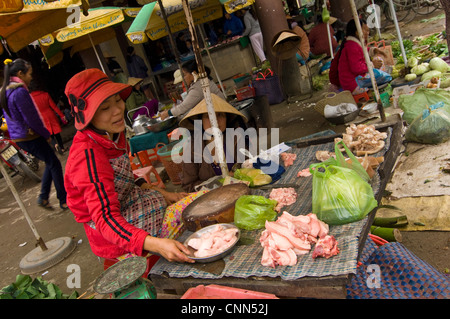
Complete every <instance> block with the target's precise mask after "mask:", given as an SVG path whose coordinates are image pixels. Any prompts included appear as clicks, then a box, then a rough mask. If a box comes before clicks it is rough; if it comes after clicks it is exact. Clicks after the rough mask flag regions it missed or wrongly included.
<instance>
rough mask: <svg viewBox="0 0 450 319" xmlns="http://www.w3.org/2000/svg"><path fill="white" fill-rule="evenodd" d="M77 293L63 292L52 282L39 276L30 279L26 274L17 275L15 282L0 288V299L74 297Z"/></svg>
mask: <svg viewBox="0 0 450 319" xmlns="http://www.w3.org/2000/svg"><path fill="white" fill-rule="evenodd" d="M77 297H78V293H77V292H76V291H74V292H72V294H71V295H67V294H63V293H62V292H61V290H60V289H59V288H58V287H57V286H56V285H54V284H52V283H48V282H47V281H45V280H43V279H42V278H41V277H38V278H35V279H32V278H31V277H30V276H28V275H17V277H16V282H14V283H12V284H11V285H9V286H6V287H4V288H3V289H2V290H0V299H76V298H77Z"/></svg>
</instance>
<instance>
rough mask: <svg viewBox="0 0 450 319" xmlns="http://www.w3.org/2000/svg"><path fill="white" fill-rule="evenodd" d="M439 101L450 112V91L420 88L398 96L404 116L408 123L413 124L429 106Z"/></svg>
mask: <svg viewBox="0 0 450 319" xmlns="http://www.w3.org/2000/svg"><path fill="white" fill-rule="evenodd" d="M438 102H442V103H444V107H443V108H444V110H445V111H447V112H450V91H446V90H443V89H433V90H430V89H427V88H420V89H417V90H416V91H415V92H414V94H412V95H407V94H403V95H400V96H399V98H398V106H399V107H400V108H401V109H402V111H403V115H402V118H403V120H405V121H406V122H407V123H408V124H411V123H412V121H414V119H415V118H416V117H418V116H419V115H421V114H422V111H423V110H424V109H426V108H427V106H429V105H433V104H436V103H438Z"/></svg>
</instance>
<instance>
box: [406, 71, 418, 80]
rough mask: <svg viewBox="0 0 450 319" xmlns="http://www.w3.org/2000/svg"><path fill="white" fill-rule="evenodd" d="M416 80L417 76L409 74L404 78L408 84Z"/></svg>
mask: <svg viewBox="0 0 450 319" xmlns="http://www.w3.org/2000/svg"><path fill="white" fill-rule="evenodd" d="M416 78H417V75H416V74H414V73H410V74H407V75H406V76H405V80H406V81H408V82H410V81H414V80H415V79H416Z"/></svg>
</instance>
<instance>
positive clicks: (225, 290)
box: [181, 285, 279, 299]
mask: <svg viewBox="0 0 450 319" xmlns="http://www.w3.org/2000/svg"><path fill="white" fill-rule="evenodd" d="M181 299H279V298H278V297H277V296H275V295H274V294H268V293H265V292H258V291H252V290H247V289H240V288H232V287H226V286H219V285H208V286H204V285H199V286H197V287H194V288H189V289H188V290H187V291H186V293H185V294H184V295H183V296H182V297H181Z"/></svg>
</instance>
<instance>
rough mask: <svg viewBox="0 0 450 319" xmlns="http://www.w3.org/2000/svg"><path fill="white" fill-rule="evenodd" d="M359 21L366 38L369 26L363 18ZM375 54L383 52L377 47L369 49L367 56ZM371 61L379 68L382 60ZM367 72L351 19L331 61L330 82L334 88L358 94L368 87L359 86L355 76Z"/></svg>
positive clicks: (354, 25)
mask: <svg viewBox="0 0 450 319" xmlns="http://www.w3.org/2000/svg"><path fill="white" fill-rule="evenodd" d="M360 23H361V29H362V32H363V38H364V39H367V38H368V35H369V27H368V26H367V24H366V22H365V21H364V20H360ZM366 41H367V40H366ZM364 47H366V44H364ZM375 54H384V53H383V51H381V50H379V49H377V48H373V49H371V50H370V51H369V56H374V55H375ZM372 63H373V67H374V68H380V67H381V65H382V63H383V62H382V60H379V59H374V60H373V62H372ZM367 72H368V68H367V64H366V60H365V58H364V52H363V46H362V45H361V42H360V41H359V33H358V30H357V28H356V24H355V21H354V20H353V19H352V20H350V21H349V22H348V23H347V30H346V38H345V40H344V41H343V42H342V44H341V47H340V49H339V51H338V52H337V53H336V56H335V57H334V59H333V61H332V62H331V66H330V73H329V78H330V83H331V84H332V85H333V88H334V90H339V89H342V90H348V91H350V92H352V94H353V95H358V94H361V93H363V92H365V91H367V90H368V89H367V88H362V87H359V86H358V83H357V82H356V79H355V78H356V77H357V76H358V75H361V76H364V75H365V74H366V73H367Z"/></svg>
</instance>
